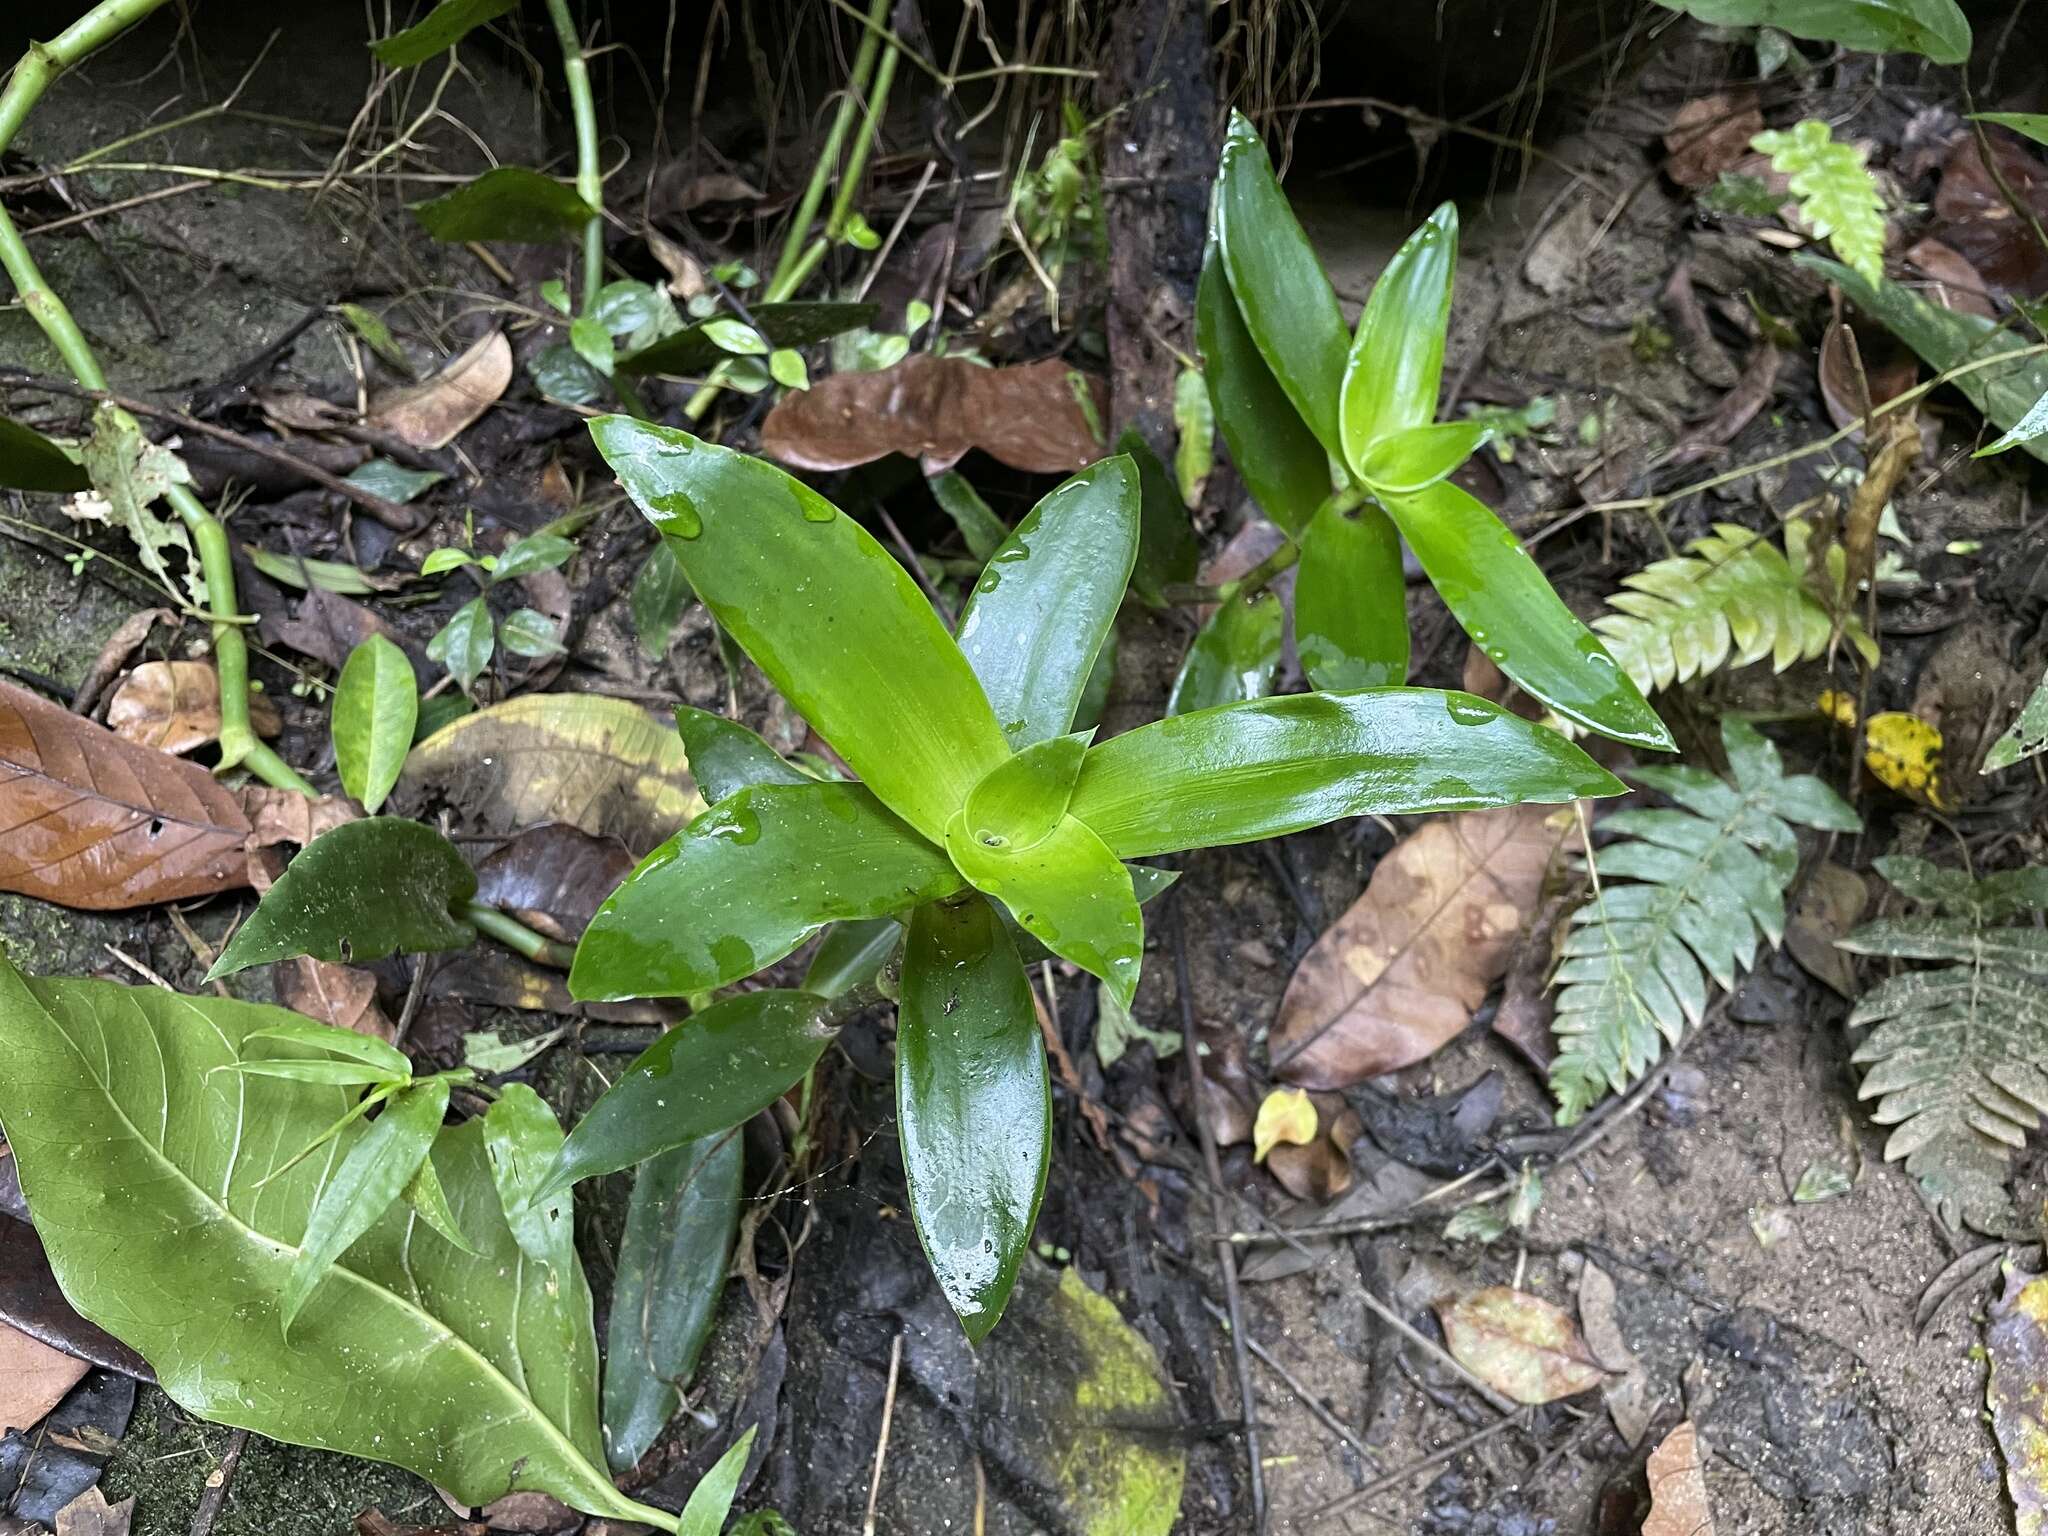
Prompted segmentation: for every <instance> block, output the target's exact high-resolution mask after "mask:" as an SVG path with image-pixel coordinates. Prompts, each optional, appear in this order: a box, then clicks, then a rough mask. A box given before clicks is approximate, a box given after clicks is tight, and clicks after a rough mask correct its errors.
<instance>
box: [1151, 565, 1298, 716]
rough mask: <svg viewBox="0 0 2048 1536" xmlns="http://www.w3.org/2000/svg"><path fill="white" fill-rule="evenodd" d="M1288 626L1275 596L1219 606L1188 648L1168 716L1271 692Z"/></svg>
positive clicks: (1257, 595)
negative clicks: (1284, 632) (1285, 630)
mask: <svg viewBox="0 0 2048 1536" xmlns="http://www.w3.org/2000/svg"><path fill="white" fill-rule="evenodd" d="M1286 622H1287V616H1286V613H1285V611H1284V610H1283V609H1282V608H1281V606H1280V599H1279V597H1278V595H1277V594H1275V593H1273V592H1259V593H1255V594H1253V595H1252V596H1251V597H1232V598H1227V599H1225V600H1224V601H1223V602H1221V603H1218V604H1217V605H1216V611H1215V612H1214V613H1212V614H1210V615H1209V619H1208V622H1207V623H1205V624H1204V625H1203V626H1202V627H1201V629H1200V630H1198V631H1197V632H1196V634H1195V640H1194V644H1192V645H1190V646H1189V647H1188V654H1187V656H1186V658H1185V659H1184V660H1183V661H1182V662H1181V664H1180V673H1179V675H1178V676H1176V677H1175V678H1174V680H1173V691H1172V693H1170V694H1169V695H1168V696H1167V700H1166V712H1167V713H1168V714H1169V715H1185V714H1189V713H1192V712H1193V711H1195V710H1198V709H1213V708H1215V707H1216V706H1217V705H1219V704H1235V703H1238V702H1239V701H1241V700H1244V699H1262V698H1264V697H1265V696H1266V695H1267V694H1269V693H1271V692H1272V691H1273V677H1274V674H1275V673H1276V672H1278V671H1279V668H1280V645H1281V640H1282V635H1283V631H1284V629H1285V626H1286Z"/></svg>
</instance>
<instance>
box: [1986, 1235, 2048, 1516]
mask: <svg viewBox="0 0 2048 1536" xmlns="http://www.w3.org/2000/svg"><path fill="white" fill-rule="evenodd" d="M1984 1348H1985V1352H1986V1353H1987V1354H1988V1355H1989V1356H1990V1360H1991V1381H1990V1385H1989V1386H1988V1387H1987V1388H1986V1390H1985V1394H1984V1397H1985V1401H1986V1402H1987V1403H1988V1404H1989V1405H1990V1408H1991V1428H1992V1432H1993V1433H1994V1434H1995V1435H1996V1436H1997V1437H1998V1449H1999V1450H2000V1451H2001V1452H2002V1453H2003V1454H2004V1456H2005V1489H2006V1492H2007V1493H2008V1494H2009V1495H2010V1496H2011V1498H2012V1507H2013V1513H2014V1515H2015V1517H2016V1519H2015V1526H2016V1529H2017V1530H2018V1532H2019V1536H2040V1533H2041V1532H2043V1531H2048V1396H2044V1395H2043V1393H2042V1391H2041V1381H2042V1378H2043V1376H2044V1375H2048V1276H2042V1275H2036V1274H2030V1273H2028V1272H2027V1271H2026V1270H2023V1269H2017V1268H2015V1269H2012V1270H2010V1271H2008V1272H2007V1274H2006V1279H2005V1294H2004V1295H2003V1296H2001V1297H1999V1299H1998V1304H1997V1305H1996V1306H1994V1307H1993V1308H1992V1309H1991V1323H1990V1326H1989V1327H1987V1328H1986V1329H1985V1330H1984Z"/></svg>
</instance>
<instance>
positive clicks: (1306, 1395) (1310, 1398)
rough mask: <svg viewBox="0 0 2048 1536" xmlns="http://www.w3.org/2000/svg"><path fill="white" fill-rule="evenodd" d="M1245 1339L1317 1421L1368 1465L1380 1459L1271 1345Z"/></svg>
mask: <svg viewBox="0 0 2048 1536" xmlns="http://www.w3.org/2000/svg"><path fill="white" fill-rule="evenodd" d="M1202 1305H1203V1307H1204V1308H1205V1309H1207V1311H1208V1313H1209V1315H1210V1316H1211V1317H1213V1318H1215V1319H1216V1321H1217V1322H1219V1323H1223V1324H1226V1325H1227V1324H1228V1323H1229V1321H1230V1319H1229V1318H1227V1317H1225V1316H1224V1315H1223V1313H1222V1311H1221V1310H1220V1309H1219V1308H1218V1307H1217V1305H1216V1303H1215V1302H1213V1301H1211V1300H1209V1298H1208V1297H1206V1296H1204V1297H1203V1298H1202ZM1244 1342H1245V1347H1246V1348H1247V1349H1249V1350H1250V1351H1251V1352H1252V1355H1253V1357H1254V1358H1255V1359H1257V1360H1258V1361H1259V1362H1260V1363H1262V1364H1263V1365H1265V1366H1266V1367H1267V1369H1269V1370H1270V1371H1272V1373H1273V1374H1274V1375H1275V1376H1278V1377H1279V1378H1280V1380H1281V1382H1282V1384H1283V1385H1285V1386H1286V1388H1287V1390H1288V1391H1290V1392H1292V1393H1293V1394H1294V1395H1295V1397H1296V1398H1297V1399H1298V1400H1299V1401H1300V1403H1301V1406H1302V1407H1304V1408H1306V1409H1307V1410H1308V1411H1309V1412H1310V1413H1312V1414H1314V1415H1315V1418H1316V1422H1317V1423H1319V1424H1321V1425H1322V1426H1323V1428H1325V1429H1327V1430H1328V1431H1329V1432H1330V1433H1331V1434H1333V1435H1335V1436H1336V1437H1337V1438H1338V1439H1339V1440H1341V1441H1343V1442H1344V1443H1345V1444H1346V1445H1348V1446H1350V1447H1351V1449H1352V1450H1354V1451H1356V1452H1357V1453H1358V1454H1359V1455H1360V1456H1361V1457H1363V1458H1364V1459H1365V1461H1366V1462H1367V1464H1368V1465H1369V1464H1371V1463H1372V1462H1373V1461H1375V1460H1376V1459H1377V1458H1376V1457H1375V1456H1374V1455H1373V1454H1372V1452H1370V1451H1368V1450H1367V1449H1366V1448H1365V1443H1364V1442H1363V1441H1362V1440H1360V1439H1359V1438H1358V1436H1356V1435H1354V1434H1353V1433H1351V1431H1350V1429H1349V1428H1348V1427H1347V1426H1346V1425H1345V1423H1344V1421H1343V1420H1342V1419H1340V1418H1338V1417H1337V1416H1336V1415H1335V1414H1334V1413H1332V1412H1330V1410H1329V1409H1328V1408H1327V1407H1325V1406H1324V1404H1323V1400H1322V1399H1321V1398H1319V1397H1317V1396H1316V1395H1315V1394H1314V1393H1313V1392H1311V1391H1310V1390H1309V1389H1308V1388H1307V1386H1305V1385H1304V1384H1303V1383H1302V1382H1301V1380H1300V1379H1299V1378H1298V1377H1296V1376H1295V1374H1294V1372H1292V1371H1290V1370H1288V1369H1287V1367H1286V1366H1284V1365H1282V1364H1281V1363H1280V1362H1279V1361H1278V1360H1276V1359H1275V1358H1274V1357H1273V1352H1272V1351H1271V1350H1270V1349H1268V1348H1266V1346H1265V1345H1263V1344H1261V1343H1260V1342H1259V1341H1258V1340H1257V1339H1253V1338H1247V1339H1246V1340H1245V1341H1244Z"/></svg>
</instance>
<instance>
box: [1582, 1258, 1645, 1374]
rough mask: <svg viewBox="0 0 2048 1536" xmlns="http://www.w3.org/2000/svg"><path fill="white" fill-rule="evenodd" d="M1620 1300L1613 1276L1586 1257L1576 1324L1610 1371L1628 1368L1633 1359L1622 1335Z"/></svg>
mask: <svg viewBox="0 0 2048 1536" xmlns="http://www.w3.org/2000/svg"><path fill="white" fill-rule="evenodd" d="M1620 1300H1621V1298H1620V1295H1619V1293H1618V1292H1617V1291H1616V1290H1615V1288H1614V1277H1613V1276H1612V1275H1610V1274H1608V1273H1607V1271H1606V1270H1604V1269H1602V1268H1601V1267H1600V1266H1599V1265H1598V1264H1595V1263H1594V1262H1593V1261H1592V1260H1591V1259H1588V1260H1587V1261H1586V1265H1585V1267H1584V1268H1583V1269H1581V1270H1580V1271H1579V1327H1580V1328H1581V1330H1583V1332H1584V1334H1585V1339H1586V1348H1587V1349H1588V1350H1589V1351H1590V1352H1591V1353H1592V1356H1593V1358H1594V1359H1595V1360H1597V1361H1598V1362H1599V1363H1600V1364H1601V1365H1602V1366H1604V1367H1605V1368H1606V1369H1608V1370H1610V1371H1627V1370H1631V1369H1633V1368H1634V1366H1635V1363H1636V1352H1635V1351H1634V1350H1632V1349H1630V1348H1629V1347H1628V1340H1626V1339H1624V1338H1623V1337H1622V1336H1621V1319H1620V1318H1619V1317H1618V1316H1617V1315H1616V1309H1617V1307H1618V1306H1619V1303H1620Z"/></svg>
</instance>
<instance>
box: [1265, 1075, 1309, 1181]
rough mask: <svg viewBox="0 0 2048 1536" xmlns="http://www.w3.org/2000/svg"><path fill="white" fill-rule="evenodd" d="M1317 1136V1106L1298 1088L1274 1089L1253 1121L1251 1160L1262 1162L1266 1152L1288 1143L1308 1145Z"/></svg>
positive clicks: (1300, 1145) (1296, 1145)
mask: <svg viewBox="0 0 2048 1536" xmlns="http://www.w3.org/2000/svg"><path fill="white" fill-rule="evenodd" d="M1315 1139H1316V1107H1315V1105H1314V1104H1312V1103H1310V1102H1309V1096H1308V1095H1307V1094H1306V1093H1305V1092H1303V1091H1302V1090H1301V1089H1299V1088H1275V1089H1274V1090H1273V1091H1272V1092H1271V1093H1269V1094H1267V1095H1266V1097H1265V1098H1264V1099H1262V1100H1261V1101H1260V1102H1259V1116H1258V1119H1256V1120H1254V1121H1253V1122H1252V1161H1253V1162H1255V1163H1263V1162H1264V1161H1265V1160H1266V1154H1267V1153H1268V1152H1271V1151H1272V1150H1273V1148H1275V1147H1276V1146H1278V1145H1280V1144H1281V1143H1282V1142H1286V1143H1287V1144H1288V1145H1289V1146H1295V1147H1305V1146H1307V1145H1308V1144H1309V1143H1310V1142H1312V1141H1314V1140H1315Z"/></svg>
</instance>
